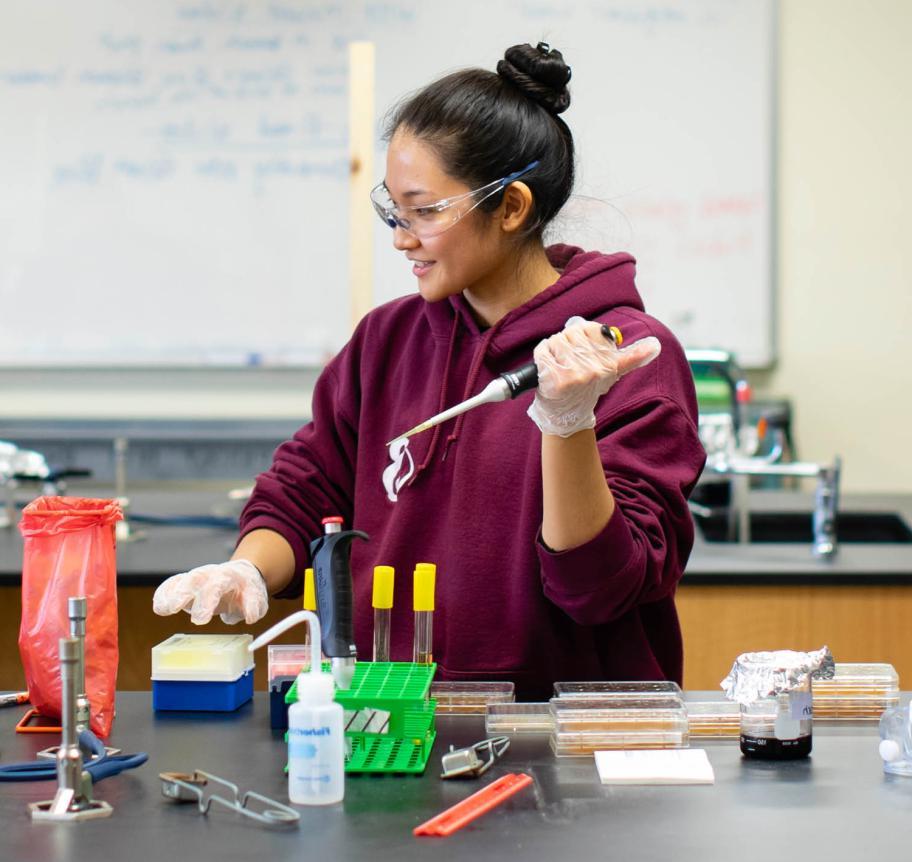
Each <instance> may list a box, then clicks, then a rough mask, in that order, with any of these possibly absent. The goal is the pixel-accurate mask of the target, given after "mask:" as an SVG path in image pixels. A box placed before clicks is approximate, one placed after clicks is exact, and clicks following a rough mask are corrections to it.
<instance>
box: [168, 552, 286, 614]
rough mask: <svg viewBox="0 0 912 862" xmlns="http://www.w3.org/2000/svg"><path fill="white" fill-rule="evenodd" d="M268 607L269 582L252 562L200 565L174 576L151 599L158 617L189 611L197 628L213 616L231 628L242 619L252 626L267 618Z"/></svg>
mask: <svg viewBox="0 0 912 862" xmlns="http://www.w3.org/2000/svg"><path fill="white" fill-rule="evenodd" d="M268 607H269V594H268V592H267V590H266V582H265V581H264V580H263V576H262V575H261V574H260V570H259V569H258V568H257V567H256V566H255V565H254V564H253V563H251V562H250V561H249V560H229V561H228V562H227V563H218V564H213V565H207V566H197V567H196V568H195V569H191V570H190V571H189V572H181V573H180V574H179V575H172V576H171V577H170V578H168V580H166V581H165V582H164V583H163V584H161V585H160V586H159V587H158V589H157V590H156V591H155V595H154V596H153V597H152V610H154V611H155V613H157V614H159V616H167V615H168V614H176V613H177V612H178V611H187V613H189V614H190V621H191V622H192V623H195V624H196V625H198V626H201V625H205V624H206V623H208V622H209V621H210V620H211V619H212V616H213V614H218V615H219V616H220V617H221V618H222V621H223V622H225V623H228V624H229V625H234V624H235V623H239V622H240V621H241V620H244V621H245V622H246V623H247V624H248V625H250V624H252V623H255V622H256V621H257V620H259V619H261V618H262V617H263V616H265V614H266V610H267V609H268Z"/></svg>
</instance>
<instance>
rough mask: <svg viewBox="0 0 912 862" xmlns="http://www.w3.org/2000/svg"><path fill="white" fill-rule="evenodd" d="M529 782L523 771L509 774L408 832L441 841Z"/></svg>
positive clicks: (529, 779) (526, 785)
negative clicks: (440, 839) (430, 836)
mask: <svg viewBox="0 0 912 862" xmlns="http://www.w3.org/2000/svg"><path fill="white" fill-rule="evenodd" d="M531 783H532V776H531V775H526V773H525V772H511V773H510V774H508V775H504V776H502V777H501V778H498V779H497V781H492V782H491V783H490V784H489V785H488V786H487V787H483V788H482V789H481V790H479V791H478V792H477V793H473V794H472V795H471V796H469V797H467V798H466V799H463V800H462V802H459V803H457V804H456V805H454V806H453V807H452V808H447V810H446V811H442V812H441V813H440V814H438V815H437V816H436V817H432V818H431V819H430V820H428V821H427V822H426V823H422V824H421V825H420V826H416V827H415V828H414V829H413V830H412V832H413V833H414V834H415V835H437V836H439V837H441V838H445V837H446V836H447V835H452V834H453V833H454V832H455V831H456V830H457V829H462V827H463V826H465V825H466V823H471V821H473V820H474V819H475V818H476V817H481V815H482V814H484V813H485V812H487V811H490V810H491V809H492V808H496V807H497V806H498V805H500V803H501V802H503V801H504V800H505V799H509V797H511V796H512V795H513V794H514V793H518V792H519V791H520V790H522V789H523V788H524V787H528V786H529V785H530V784H531Z"/></svg>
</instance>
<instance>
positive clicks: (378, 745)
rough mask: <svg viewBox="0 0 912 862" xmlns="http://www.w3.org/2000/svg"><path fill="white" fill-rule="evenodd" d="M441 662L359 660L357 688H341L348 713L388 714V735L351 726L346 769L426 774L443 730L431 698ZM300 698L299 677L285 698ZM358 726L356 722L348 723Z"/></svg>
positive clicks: (355, 678)
mask: <svg viewBox="0 0 912 862" xmlns="http://www.w3.org/2000/svg"><path fill="white" fill-rule="evenodd" d="M436 670H437V665H435V664H429V665H428V664H413V663H411V662H367V661H365V662H357V663H356V664H355V673H354V676H353V678H352V684H351V688H349V689H348V690H347V691H342V690H339V689H337V690H336V696H335V699H336V702H337V703H339V704H341V706H342V708H343V709H344V710H345V711H346V713H349V714H350V713H355V712H359V711H377V710H379V711H381V712H383V713H388V714H389V715H388V720H387V722H386V727H385V729H384V732H383V733H376V732H369V731H362V730H346V731H345V736H346V741H347V745H346V760H345V771H346V772H349V773H359V772H370V773H411V774H420V773H422V772H424V769H425V767H426V766H427V762H428V758H429V757H430V755H431V749H432V747H433V745H434V740H435V739H436V737H437V731H436V729H435V726H434V717H435V711H436V707H437V701H435V700H433V699H431V698H430V697H429V693H430V690H431V681H432V680H433V679H434V673H435V671H436ZM297 699H298V692H297V681H296V682H295V683H293V684H292V686H291V688H289V690H288V693H287V694H286V695H285V702H286V703H288V704H292V703H295V702H296V701H297ZM347 723H348V724H352V723H353V722H350V721H349V722H347Z"/></svg>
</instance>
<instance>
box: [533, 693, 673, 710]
mask: <svg viewBox="0 0 912 862" xmlns="http://www.w3.org/2000/svg"><path fill="white" fill-rule="evenodd" d="M551 708H552V709H553V710H571V709H575V710H581V709H587V710H591V709H643V710H656V709H677V710H681V709H684V700H683V699H682V698H681V697H680V696H679V695H676V694H672V693H670V692H668V693H662V694H649V693H647V694H645V695H644V694H643V693H640V692H631V693H629V694H621V693H617V694H609V695H607V696H604V697H601V696H596V695H578V694H567V695H563V696H562V697H552V698H551Z"/></svg>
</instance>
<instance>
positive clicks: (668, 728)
mask: <svg viewBox="0 0 912 862" xmlns="http://www.w3.org/2000/svg"><path fill="white" fill-rule="evenodd" d="M551 706H552V715H553V717H554V727H555V730H556V731H557V732H559V733H564V732H568V733H595V734H599V733H623V732H627V731H635V732H639V731H651V730H655V731H661V732H684V733H686V732H687V712H686V710H685V709H683V707H682V708H680V709H618V708H611V709H555V708H554V701H553V700H552V702H551Z"/></svg>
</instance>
